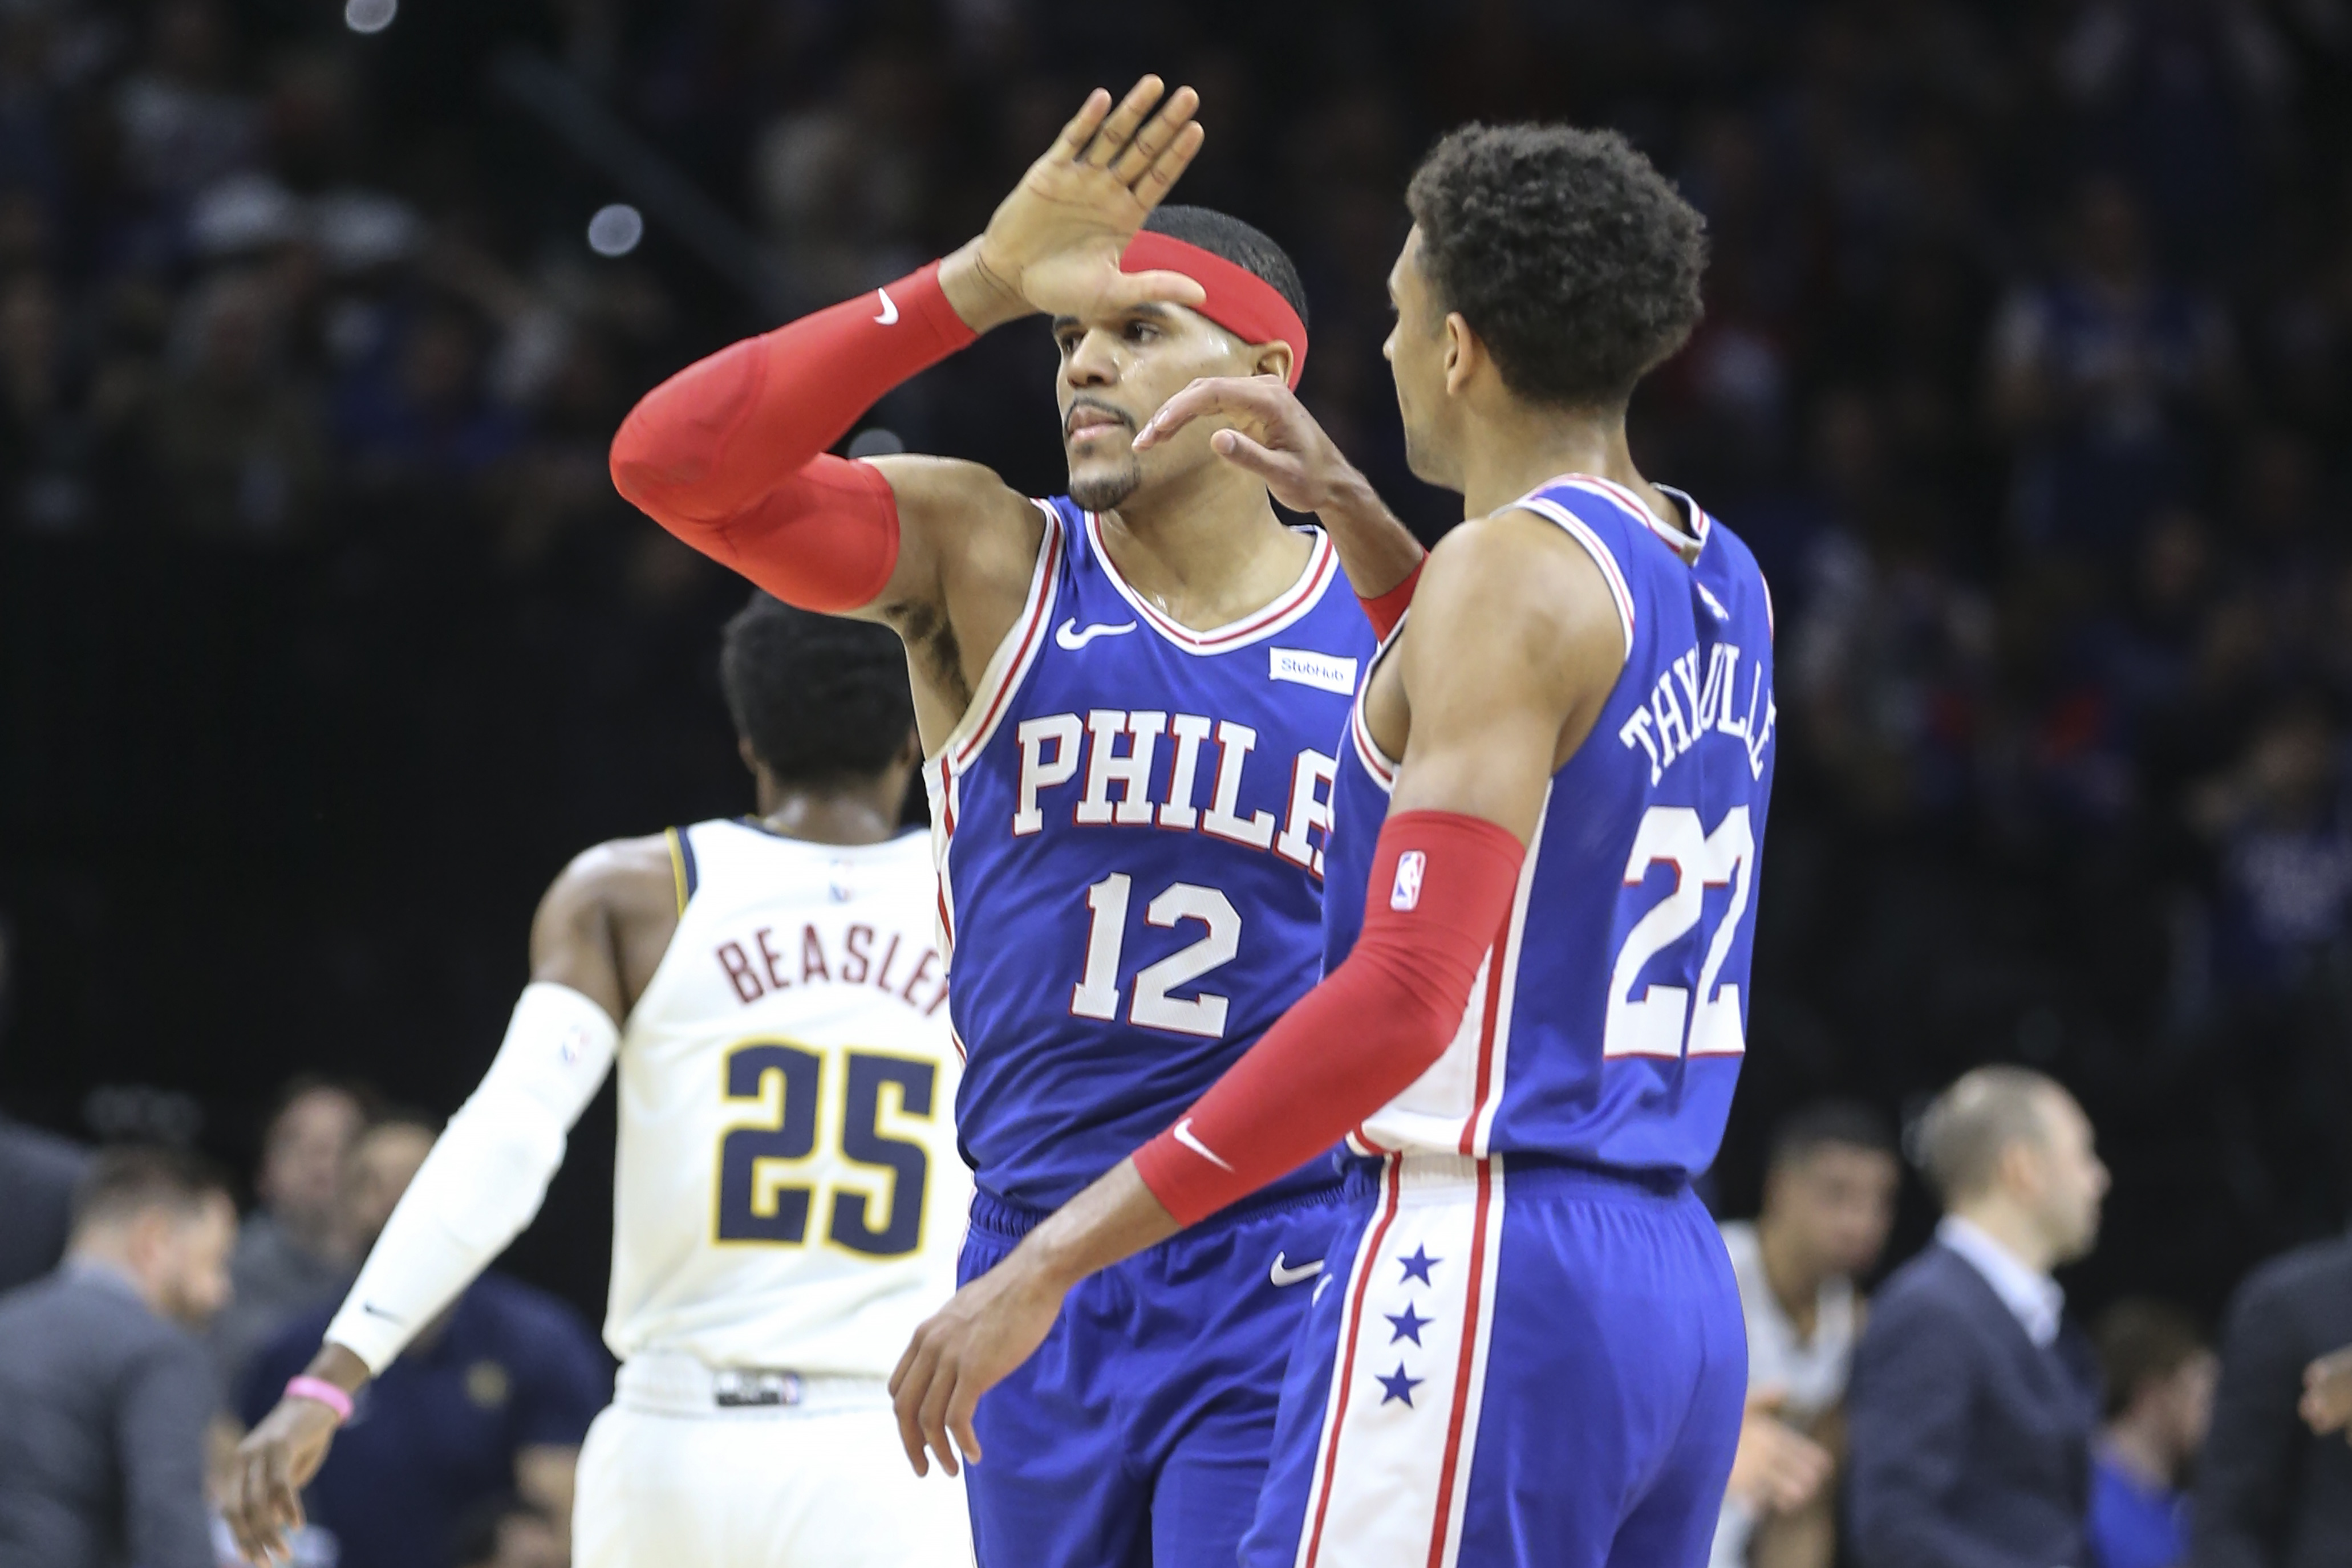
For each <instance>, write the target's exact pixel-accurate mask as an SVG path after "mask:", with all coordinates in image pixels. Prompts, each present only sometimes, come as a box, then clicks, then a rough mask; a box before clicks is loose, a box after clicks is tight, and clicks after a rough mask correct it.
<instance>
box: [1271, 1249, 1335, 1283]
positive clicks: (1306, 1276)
mask: <svg viewBox="0 0 2352 1568" xmlns="http://www.w3.org/2000/svg"><path fill="white" fill-rule="evenodd" d="M1282 1258H1283V1255H1282V1254H1281V1253H1279V1252H1277V1253H1276V1254H1275V1255H1274V1282H1275V1284H1276V1287H1277V1288H1278V1287H1280V1286H1283V1285H1296V1284H1297V1283H1298V1281H1301V1280H1311V1279H1313V1278H1315V1276H1316V1275H1318V1274H1320V1273H1321V1272H1322V1271H1323V1260H1322V1259H1320V1258H1318V1259H1317V1260H1315V1261H1314V1262H1312V1263H1301V1264H1300V1265H1299V1266H1298V1267H1297V1268H1296V1269H1286V1268H1284V1267H1283V1266H1282Z"/></svg>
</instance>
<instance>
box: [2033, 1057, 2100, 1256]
mask: <svg viewBox="0 0 2352 1568" xmlns="http://www.w3.org/2000/svg"><path fill="white" fill-rule="evenodd" d="M2042 1129H2043V1135H2042V1140H2041V1145H2040V1147H2039V1148H2038V1150H2037V1151H2036V1153H2037V1155H2038V1158H2036V1160H2035V1161H2034V1165H2035V1166H2036V1167H2037V1169H2038V1179H2037V1181H2036V1183H2035V1186H2037V1187H2038V1188H2039V1192H2038V1194H2037V1200H2036V1203H2035V1208H2036V1210H2037V1215H2036V1218H2038V1219H2039V1220H2040V1222H2041V1225H2042V1233H2043V1234H2044V1235H2045V1236H2047V1237H2048V1238H2049V1239H2050V1244H2051V1249H2052V1251H2053V1253H2054V1254H2055V1255H2056V1257H2057V1260H2058V1261H2060V1262H2062V1263H2066V1262H2072V1261H2073V1260H2075V1259H2077V1258H2080V1257H2082V1256H2084V1254H2085V1253H2087V1252H2089V1251H2090V1250H2091V1247H2092V1244H2093V1243H2094V1242H2095V1241H2097V1240H2098V1239H2099V1205H2100V1202H2101V1200H2102V1199H2104V1198H2105V1197H2106V1195H2107V1167H2106V1166H2105V1165H2103V1164H2102V1163H2101V1162H2100V1160H2099V1155H2098V1152H2097V1149H2096V1146H2095V1138H2094V1136H2093V1134H2092V1132H2091V1122H2090V1118H2089V1117H2087V1116H2085V1115H2084V1114H2083V1108H2082V1107H2081V1106H2080V1105H2077V1104H2076V1103H2074V1096H2073V1095H2071V1094H2065V1093H2052V1094H2050V1095H2049V1096H2047V1097H2046V1098H2045V1099H2044V1101H2043V1103H2042Z"/></svg>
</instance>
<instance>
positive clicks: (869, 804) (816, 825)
mask: <svg viewBox="0 0 2352 1568" xmlns="http://www.w3.org/2000/svg"><path fill="white" fill-rule="evenodd" d="M900 794H902V795H903V794H904V790H901V791H900ZM760 821H761V825H763V826H765V827H766V828H768V829H769V830H770V831H773V832H778V833H782V835H783V836H784V837H786V838H788V839H805V840H806V841H809V842H810V843H813V844H878V843H881V842H883V841H886V840H888V839H894V838H896V837H898V799H897V798H896V797H891V798H887V799H886V798H885V797H884V795H883V793H882V791H881V790H880V789H803V788H796V787H787V786H780V785H777V784H775V783H773V782H772V781H770V780H765V779H763V780H761V788H760Z"/></svg>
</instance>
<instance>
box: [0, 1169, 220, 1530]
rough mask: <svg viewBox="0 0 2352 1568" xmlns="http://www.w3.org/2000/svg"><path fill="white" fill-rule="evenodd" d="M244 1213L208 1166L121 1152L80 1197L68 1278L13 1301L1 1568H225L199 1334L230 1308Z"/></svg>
mask: <svg viewBox="0 0 2352 1568" xmlns="http://www.w3.org/2000/svg"><path fill="white" fill-rule="evenodd" d="M235 1238H236V1208H235V1207H232V1206H231V1204H230V1202H229V1197H228V1192H227V1189H226V1186H224V1185H223V1184H222V1182H221V1181H220V1179H219V1178H218V1177H217V1176H215V1175H214V1174H213V1173H212V1172H211V1171H210V1170H209V1169H208V1168H206V1167H205V1166H203V1165H202V1164H201V1163H199V1162H197V1161H194V1160H193V1159H191V1158H189V1157H188V1156H186V1155H177V1154H173V1153H171V1152H169V1151H166V1150H162V1149H138V1148H118V1149H109V1150H106V1151H104V1152H103V1153H101V1154H100V1155H99V1156H98V1157H97V1159H95V1160H94V1161H92V1162H91V1165H90V1168H89V1174H88V1175H86V1176H84V1177H83V1178H82V1182H81V1186H80V1187H79V1189H78V1191H77V1192H76V1194H75V1201H74V1228H73V1240H72V1242H71V1244H70V1245H69V1246H68V1249H67V1251H66V1260H65V1261H64V1262H63V1263H62V1264H60V1265H59V1266H58V1269H57V1270H56V1271H55V1272H53V1273H51V1274H49V1275H48V1276H47V1278H45V1279H42V1280H40V1281H36V1282H35V1283H33V1284H30V1285H26V1286H24V1287H23V1288H21V1289H19V1290H16V1291H10V1292H9V1293H8V1294H7V1295H6V1296H5V1297H0V1568H104V1565H106V1564H111V1563H136V1564H138V1568H212V1564H213V1562H214V1555H213V1550H212V1540H211V1535H210V1526H209V1524H208V1522H207V1520H206V1515H205V1466H204V1461H205V1426H206V1424H207V1423H208V1422H209V1421H210V1420H211V1418H212V1415H213V1411H214V1410H215V1408H216V1406H218V1403H219V1393H218V1389H217V1387H216V1385H215V1383H214V1379H213V1370H212V1363H211V1360H210V1359H209V1358H208V1357H207V1356H206V1355H205V1349H204V1346H203V1344H202V1343H199V1342H198V1341H197V1339H196V1337H195V1335H194V1333H190V1332H189V1331H190V1330H191V1329H192V1328H194V1327H197V1326H199V1325H201V1324H202V1323H203V1322H204V1321H205V1319H207V1318H209V1317H211V1316H212V1314H213V1313H215V1312H218V1311H219V1310H220V1307H221V1303H222V1302H223V1301H226V1300H227V1299H228V1291H229V1283H228V1249H229V1243H230V1242H231V1241H232V1240H233V1239H235Z"/></svg>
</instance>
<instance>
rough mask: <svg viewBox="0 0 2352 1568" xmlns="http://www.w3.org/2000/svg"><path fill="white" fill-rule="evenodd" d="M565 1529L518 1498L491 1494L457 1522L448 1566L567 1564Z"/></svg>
mask: <svg viewBox="0 0 2352 1568" xmlns="http://www.w3.org/2000/svg"><path fill="white" fill-rule="evenodd" d="M564 1536H565V1532H564V1531H562V1529H560V1528H558V1527H557V1526H556V1525H555V1524H554V1523H553V1522H552V1521H550V1520H549V1518H548V1517H547V1515H546V1514H544V1513H542V1512H541V1511H539V1510H538V1509H535V1508H533V1507H532V1506H531V1505H530V1504H529V1503H527V1502H524V1501H523V1500H521V1499H520V1498H515V1497H501V1498H493V1499H492V1500H490V1501H488V1502H487V1503H485V1504H483V1505H482V1506H481V1507H480V1508H478V1509H476V1510H475V1511H473V1512H472V1513H470V1514H468V1515H467V1517H466V1518H465V1519H464V1520H463V1521H460V1522H459V1524H458V1526H457V1546H456V1549H455V1550H454V1551H453V1552H452V1553H451V1558H452V1562H451V1568H569V1565H570V1563H571V1562H572V1554H571V1552H569V1551H567V1550H566V1549H565V1547H564Z"/></svg>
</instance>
